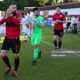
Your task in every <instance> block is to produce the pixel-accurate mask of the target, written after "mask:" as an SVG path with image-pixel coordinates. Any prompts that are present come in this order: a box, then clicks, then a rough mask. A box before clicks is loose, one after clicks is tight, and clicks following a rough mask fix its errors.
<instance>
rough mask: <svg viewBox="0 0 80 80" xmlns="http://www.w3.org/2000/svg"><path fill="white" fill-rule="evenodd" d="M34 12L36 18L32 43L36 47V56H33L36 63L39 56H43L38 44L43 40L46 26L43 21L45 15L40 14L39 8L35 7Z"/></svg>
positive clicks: (34, 19)
mask: <svg viewBox="0 0 80 80" xmlns="http://www.w3.org/2000/svg"><path fill="white" fill-rule="evenodd" d="M33 13H34V16H35V18H33V21H34V32H33V34H31V45H32V47H33V49H34V57H33V63H32V65H35V64H36V59H37V56H38V57H39V58H40V57H41V51H40V50H39V48H38V46H39V43H40V40H41V35H42V28H43V27H44V23H43V17H41V16H39V9H38V8H34V9H33Z"/></svg>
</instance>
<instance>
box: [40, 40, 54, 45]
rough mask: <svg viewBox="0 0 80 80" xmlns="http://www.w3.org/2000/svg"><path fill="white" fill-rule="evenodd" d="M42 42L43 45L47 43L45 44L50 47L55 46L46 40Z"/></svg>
mask: <svg viewBox="0 0 80 80" xmlns="http://www.w3.org/2000/svg"><path fill="white" fill-rule="evenodd" d="M41 42H43V43H45V44H48V45H50V46H54V45H53V44H51V43H49V42H46V41H44V40H41Z"/></svg>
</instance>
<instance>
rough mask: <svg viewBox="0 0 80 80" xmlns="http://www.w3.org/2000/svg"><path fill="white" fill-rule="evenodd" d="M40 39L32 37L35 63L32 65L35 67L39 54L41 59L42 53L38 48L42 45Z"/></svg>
mask: <svg viewBox="0 0 80 80" xmlns="http://www.w3.org/2000/svg"><path fill="white" fill-rule="evenodd" d="M40 39H41V38H40V37H37V36H35V35H34V36H31V43H32V46H33V49H34V57H33V63H32V65H35V64H36V59H37V57H38V54H39V58H40V57H41V51H40V50H39V48H38V45H39V43H40Z"/></svg>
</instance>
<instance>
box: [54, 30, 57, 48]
mask: <svg viewBox="0 0 80 80" xmlns="http://www.w3.org/2000/svg"><path fill="white" fill-rule="evenodd" d="M56 39H57V30H54V33H53V43H54V46H55V49H57V40H56Z"/></svg>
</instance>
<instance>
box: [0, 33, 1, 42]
mask: <svg viewBox="0 0 80 80" xmlns="http://www.w3.org/2000/svg"><path fill="white" fill-rule="evenodd" d="M0 41H1V33H0Z"/></svg>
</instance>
